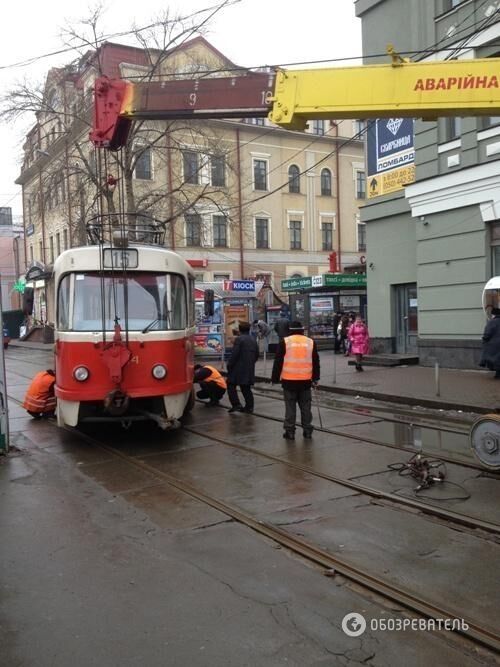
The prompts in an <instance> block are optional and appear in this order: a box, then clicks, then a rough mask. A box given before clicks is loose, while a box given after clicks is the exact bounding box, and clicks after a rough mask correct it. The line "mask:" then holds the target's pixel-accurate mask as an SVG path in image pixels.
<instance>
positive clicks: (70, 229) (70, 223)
mask: <svg viewBox="0 0 500 667" xmlns="http://www.w3.org/2000/svg"><path fill="white" fill-rule="evenodd" d="M64 161H65V163H66V164H65V167H66V201H67V203H68V206H67V208H68V237H69V238H68V242H69V247H70V248H72V247H73V216H72V213H71V188H70V184H71V180H70V177H69V151H68V142H67V141H66V142H65V143H64ZM63 238H64V237H63ZM64 249H65V250H67V248H64Z"/></svg>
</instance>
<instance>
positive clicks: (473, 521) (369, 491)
mask: <svg viewBox="0 0 500 667" xmlns="http://www.w3.org/2000/svg"><path fill="white" fill-rule="evenodd" d="M16 374H17V375H19V376H20V377H24V378H26V379H29V378H28V377H27V376H25V375H23V374H21V373H19V372H17V371H16ZM9 399H10V400H13V401H14V402H16V403H18V404H19V405H20V404H21V402H20V401H18V400H17V399H16V398H14V397H12V396H10V395H9ZM276 400H279V399H278V397H276ZM199 402H200V403H203V401H199ZM253 416H254V417H258V418H261V419H267V420H270V421H273V422H279V423H281V422H282V420H281V419H279V418H278V417H272V416H269V415H264V414H261V413H258V412H254V413H253ZM183 428H184V430H186V431H188V432H191V433H193V435H198V436H201V437H204V438H208V439H209V440H212V441H213V442H217V443H218V444H220V445H223V446H227V447H231V448H233V449H238V450H240V451H244V452H246V453H249V454H253V455H257V456H260V457H262V458H266V459H267V460H270V461H272V462H274V463H279V464H281V465H285V466H288V467H289V468H293V469H295V470H297V471H299V472H302V473H305V474H308V475H312V476H314V477H317V478H320V479H325V480H327V481H330V482H333V483H335V484H338V485H340V486H343V487H345V488H348V489H350V490H352V491H355V492H357V493H360V494H364V495H367V496H369V497H371V498H374V499H376V500H384V501H388V502H392V503H396V504H398V505H403V506H405V507H408V508H410V509H412V510H417V511H420V512H422V513H423V514H426V515H429V516H434V517H437V518H438V519H440V520H444V521H447V522H452V523H455V524H457V525H460V526H462V527H465V528H468V529H469V530H478V529H479V530H483V531H485V532H486V533H489V534H492V535H495V536H498V535H500V525H499V524H496V523H492V522H490V521H484V520H482V519H478V518H476V517H472V516H470V515H467V514H462V513H460V512H454V511H452V510H448V509H444V508H442V507H437V506H436V505H433V504H431V503H425V502H423V501H421V500H420V501H419V500H418V499H413V498H409V497H406V496H402V495H400V494H398V493H394V492H391V491H382V490H380V489H375V488H373V487H370V486H366V485H365V484H361V483H359V482H356V481H353V480H352V479H345V478H342V477H337V476H336V475H331V474H329V473H325V472H322V471H318V470H315V469H314V468H311V467H309V466H304V465H302V464H300V463H295V462H293V461H287V460H286V459H283V458H280V457H278V456H275V455H273V454H269V453H267V452H264V451H262V450H259V449H255V448H253V447H249V446H247V445H242V444H240V443H235V442H230V441H229V440H226V439H224V438H218V437H216V436H213V435H211V434H207V433H206V432H203V431H198V430H196V429H195V428H193V427H192V426H186V425H184V427H183ZM315 430H316V431H318V432H321V433H326V434H328V435H336V436H340V437H346V438H349V439H353V440H357V441H359V442H365V443H368V444H373V445H379V446H384V447H390V448H391V449H394V450H401V451H408V452H410V453H412V454H415V453H416V451H415V450H413V449H410V448H403V447H400V446H396V445H391V444H389V443H384V442H382V441H378V440H374V439H370V438H365V437H364V436H359V435H355V434H348V433H346V432H344V431H337V430H335V429H325V428H316V429H315ZM421 453H422V454H424V452H421ZM426 455H430V454H426ZM439 458H440V459H441V460H443V461H446V462H449V463H452V464H454V465H458V466H462V467H467V468H472V469H475V470H480V471H481V472H484V468H482V467H481V466H479V465H476V464H474V463H467V462H465V463H463V462H461V461H457V460H456V459H450V458H447V457H443V456H441V455H440V457H439ZM388 472H389V471H388ZM493 477H495V478H497V475H493Z"/></svg>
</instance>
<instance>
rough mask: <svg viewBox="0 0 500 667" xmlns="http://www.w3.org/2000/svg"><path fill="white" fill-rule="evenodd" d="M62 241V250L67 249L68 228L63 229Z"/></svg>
mask: <svg viewBox="0 0 500 667" xmlns="http://www.w3.org/2000/svg"><path fill="white" fill-rule="evenodd" d="M63 242H64V250H67V249H68V230H67V229H63Z"/></svg>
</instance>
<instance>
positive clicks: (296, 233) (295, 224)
mask: <svg viewBox="0 0 500 667" xmlns="http://www.w3.org/2000/svg"><path fill="white" fill-rule="evenodd" d="M301 248H302V222H301V221H300V220H290V250H300V249H301Z"/></svg>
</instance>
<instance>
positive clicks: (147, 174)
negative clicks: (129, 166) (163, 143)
mask: <svg viewBox="0 0 500 667" xmlns="http://www.w3.org/2000/svg"><path fill="white" fill-rule="evenodd" d="M139 150H140V151H141V153H140V154H139V156H138V158H137V161H136V163H135V171H134V173H135V177H136V178H137V179H140V180H142V181H150V180H151V179H152V178H153V169H152V166H153V165H152V162H153V156H152V153H151V146H145V147H144V148H140V149H139Z"/></svg>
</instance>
